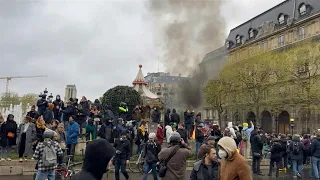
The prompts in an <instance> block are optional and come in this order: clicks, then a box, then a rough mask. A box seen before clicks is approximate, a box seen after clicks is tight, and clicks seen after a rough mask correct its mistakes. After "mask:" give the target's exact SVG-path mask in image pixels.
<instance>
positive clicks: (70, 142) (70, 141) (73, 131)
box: [66, 115, 79, 161]
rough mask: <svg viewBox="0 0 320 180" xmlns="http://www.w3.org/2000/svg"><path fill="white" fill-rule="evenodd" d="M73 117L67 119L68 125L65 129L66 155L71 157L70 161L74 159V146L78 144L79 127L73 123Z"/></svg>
mask: <svg viewBox="0 0 320 180" xmlns="http://www.w3.org/2000/svg"><path fill="white" fill-rule="evenodd" d="M74 119H75V116H74V115H73V116H70V117H69V124H68V127H67V141H66V144H67V148H68V149H67V154H68V155H72V157H71V161H73V159H74V153H75V150H76V145H77V144H78V135H79V125H78V123H76V122H75V121H74Z"/></svg>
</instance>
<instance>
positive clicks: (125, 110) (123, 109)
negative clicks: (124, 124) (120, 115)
mask: <svg viewBox="0 0 320 180" xmlns="http://www.w3.org/2000/svg"><path fill="white" fill-rule="evenodd" d="M119 110H120V111H122V112H128V111H129V110H128V108H123V107H119Z"/></svg>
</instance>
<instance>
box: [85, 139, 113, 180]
mask: <svg viewBox="0 0 320 180" xmlns="http://www.w3.org/2000/svg"><path fill="white" fill-rule="evenodd" d="M85 152H86V153H85V157H84V161H83V167H82V169H83V170H85V171H87V172H89V173H91V174H92V175H93V176H94V177H95V178H96V179H102V176H103V174H104V173H106V169H107V167H108V164H109V161H110V159H111V158H112V157H113V156H114V155H115V150H114V148H113V147H112V145H111V144H110V143H109V142H108V141H107V140H105V139H98V140H95V141H92V142H90V143H88V145H87V147H86V151H85ZM106 152H108V153H106Z"/></svg>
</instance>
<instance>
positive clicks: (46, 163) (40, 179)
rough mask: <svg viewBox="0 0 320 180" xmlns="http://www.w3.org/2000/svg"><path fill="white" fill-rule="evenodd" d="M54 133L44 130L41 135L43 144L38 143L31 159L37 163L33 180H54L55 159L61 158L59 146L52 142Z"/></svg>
mask: <svg viewBox="0 0 320 180" xmlns="http://www.w3.org/2000/svg"><path fill="white" fill-rule="evenodd" d="M53 136H54V131H52V130H46V131H45V132H44V133H43V139H44V141H43V142H40V143H39V144H38V145H37V147H36V150H35V152H34V155H33V158H34V159H36V160H37V161H38V163H37V175H36V179H35V180H45V179H48V180H55V168H56V166H57V159H58V157H59V156H62V151H61V148H60V146H59V144H58V143H57V142H55V141H52V138H53Z"/></svg>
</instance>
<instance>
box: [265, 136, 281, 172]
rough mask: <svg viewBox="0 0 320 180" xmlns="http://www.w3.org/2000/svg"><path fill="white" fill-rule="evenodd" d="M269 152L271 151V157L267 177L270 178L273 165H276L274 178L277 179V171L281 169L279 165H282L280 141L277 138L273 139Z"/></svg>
mask: <svg viewBox="0 0 320 180" xmlns="http://www.w3.org/2000/svg"><path fill="white" fill-rule="evenodd" d="M270 151H271V157H270V165H269V174H268V176H272V172H273V166H274V163H276V177H278V176H279V169H280V168H281V164H282V152H283V151H282V145H281V143H280V139H278V138H275V139H273V141H272V145H271V150H270Z"/></svg>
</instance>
